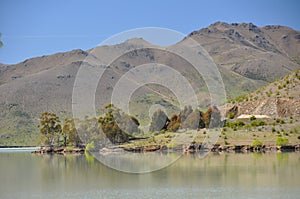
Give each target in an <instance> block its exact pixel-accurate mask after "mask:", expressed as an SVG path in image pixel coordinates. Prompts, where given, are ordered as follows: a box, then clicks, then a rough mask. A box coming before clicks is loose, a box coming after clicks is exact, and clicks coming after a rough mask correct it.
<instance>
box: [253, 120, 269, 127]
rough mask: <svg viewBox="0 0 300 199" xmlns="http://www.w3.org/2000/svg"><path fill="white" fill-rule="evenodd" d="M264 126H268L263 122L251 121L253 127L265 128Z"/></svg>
mask: <svg viewBox="0 0 300 199" xmlns="http://www.w3.org/2000/svg"><path fill="white" fill-rule="evenodd" d="M264 125H266V122H265V121H263V120H252V121H251V126H253V127H258V126H264Z"/></svg>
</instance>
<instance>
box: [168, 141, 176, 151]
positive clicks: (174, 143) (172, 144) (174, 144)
mask: <svg viewBox="0 0 300 199" xmlns="http://www.w3.org/2000/svg"><path fill="white" fill-rule="evenodd" d="M177 146H178V143H177V142H175V141H172V142H170V143H169V144H168V145H167V147H168V148H169V149H170V148H175V147H177Z"/></svg>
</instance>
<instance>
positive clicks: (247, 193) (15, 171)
mask: <svg viewBox="0 0 300 199" xmlns="http://www.w3.org/2000/svg"><path fill="white" fill-rule="evenodd" d="M144 155H145V156H144ZM143 156H144V157H147V158H149V162H151V161H158V160H159V159H160V158H162V159H163V158H172V154H156V155H155V153H154V154H150V155H148V154H137V155H136V159H138V158H142V157H143ZM151 156H152V157H151ZM155 156H156V157H155ZM158 157H159V158H158ZM174 157H177V155H174ZM123 158H126V157H123ZM122 162H124V161H122ZM299 165H300V153H262V154H254V153H249V154H233V153H223V154H213V153H211V154H210V155H209V156H207V157H206V158H204V159H200V158H199V157H198V155H197V154H189V155H184V156H182V157H181V158H180V159H179V160H178V161H176V162H175V163H174V164H172V165H170V166H169V167H166V168H164V169H161V170H159V171H156V172H151V173H146V174H129V173H124V172H119V171H117V170H114V169H111V168H109V167H107V166H105V165H103V164H102V163H100V162H99V161H97V160H96V159H94V158H93V157H92V156H89V155H87V154H86V155H77V156H76V155H66V156H63V155H52V156H51V155H36V154H30V153H0V179H1V180H0V198H20V197H21V198H33V196H37V198H39V197H41V198H42V197H46V198H52V197H57V198H65V197H75V198H76V197H77V198H82V197H88V198H116V197H122V198H155V196H157V197H161V196H165V197H164V198H174V197H180V196H181V197H183V198H198V197H201V196H202V197H206V198H207V197H213V198H215V197H219V198H249V197H252V198H257V197H260V198H264V197H263V196H265V197H268V198H270V197H271V198H282V197H290V198H296V197H298V196H299V195H300V190H299V186H300V182H299V179H300V172H299ZM131 166H132V165H131ZM138 166H139V165H134V167H136V168H137V167H138ZM140 166H141V167H142V168H144V167H145V165H140ZM146 166H147V165H146ZM257 194H258V195H257Z"/></svg>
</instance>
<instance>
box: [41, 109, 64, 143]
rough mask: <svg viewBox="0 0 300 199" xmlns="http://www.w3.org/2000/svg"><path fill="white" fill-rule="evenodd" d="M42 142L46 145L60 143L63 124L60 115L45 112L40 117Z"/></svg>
mask: <svg viewBox="0 0 300 199" xmlns="http://www.w3.org/2000/svg"><path fill="white" fill-rule="evenodd" d="M39 128H40V132H41V134H42V136H41V142H42V144H45V145H50V146H54V144H55V142H57V146H58V145H59V137H60V135H61V125H60V120H59V117H58V116H57V115H56V114H54V113H50V112H44V113H43V114H42V115H41V117H40V125H39Z"/></svg>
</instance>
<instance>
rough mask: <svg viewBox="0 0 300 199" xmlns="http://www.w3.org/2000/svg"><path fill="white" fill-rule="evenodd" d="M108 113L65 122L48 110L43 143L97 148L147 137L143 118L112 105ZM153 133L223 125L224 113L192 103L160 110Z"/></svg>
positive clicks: (152, 125) (43, 121)
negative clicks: (169, 111) (175, 111)
mask: <svg viewBox="0 0 300 199" xmlns="http://www.w3.org/2000/svg"><path fill="white" fill-rule="evenodd" d="M103 110H104V114H103V115H102V116H99V117H93V118H88V117H85V118H84V119H76V118H75V119H74V118H71V119H70V118H65V119H64V121H63V122H61V120H60V119H59V117H58V116H57V115H56V114H55V113H50V112H44V113H42V115H41V116H40V124H39V129H40V133H41V136H40V144H41V145H44V146H65V147H66V146H73V147H79V146H86V145H87V144H88V143H90V142H91V141H94V145H95V147H99V148H102V147H104V146H107V145H108V144H110V143H113V144H120V143H124V142H127V141H129V140H130V139H131V138H134V136H133V135H135V136H143V135H144V132H142V131H141V130H140V129H139V125H140V123H139V121H138V120H137V119H136V118H135V117H134V116H131V115H128V114H126V113H124V112H123V111H122V110H120V109H118V108H117V107H115V106H114V105H112V104H107V105H106V106H105V107H104V109H103ZM151 119H152V120H151V123H150V127H149V131H150V132H155V133H164V132H165V131H169V132H176V131H178V130H179V129H180V128H181V129H201V128H214V127H221V126H222V125H223V121H221V114H220V111H219V110H218V109H217V107H215V106H214V107H211V108H208V110H207V111H206V112H202V111H200V110H198V109H195V110H193V109H192V107H191V106H185V107H184V109H183V110H182V111H181V112H180V113H179V114H178V115H177V114H174V115H172V116H171V117H170V118H168V116H167V114H166V113H165V112H164V111H162V110H160V109H158V110H157V111H155V112H154V114H153V115H152V118H151Z"/></svg>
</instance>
